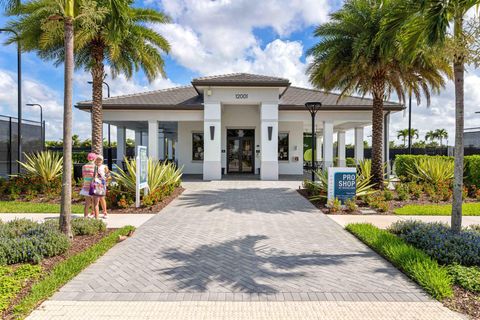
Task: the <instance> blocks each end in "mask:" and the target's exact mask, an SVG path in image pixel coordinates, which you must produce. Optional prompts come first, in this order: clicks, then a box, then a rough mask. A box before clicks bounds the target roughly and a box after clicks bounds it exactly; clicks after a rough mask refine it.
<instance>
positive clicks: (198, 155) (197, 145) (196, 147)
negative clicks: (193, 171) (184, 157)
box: [192, 133, 203, 161]
mask: <svg viewBox="0 0 480 320" xmlns="http://www.w3.org/2000/svg"><path fill="white" fill-rule="evenodd" d="M192 160H197V161H202V160H203V133H192Z"/></svg>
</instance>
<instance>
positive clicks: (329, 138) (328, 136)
mask: <svg viewBox="0 0 480 320" xmlns="http://www.w3.org/2000/svg"><path fill="white" fill-rule="evenodd" d="M332 166H333V121H323V167H324V168H327V167H332Z"/></svg>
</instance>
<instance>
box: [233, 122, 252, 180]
mask: <svg viewBox="0 0 480 320" xmlns="http://www.w3.org/2000/svg"><path fill="white" fill-rule="evenodd" d="M254 144H255V130H254V129H227V173H229V174H231V173H254V170H255V157H254V155H253V150H254Z"/></svg>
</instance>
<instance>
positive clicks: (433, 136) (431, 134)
mask: <svg viewBox="0 0 480 320" xmlns="http://www.w3.org/2000/svg"><path fill="white" fill-rule="evenodd" d="M436 139H437V133H436V132H435V131H433V130H430V131H427V133H426V134H425V141H428V140H430V141H432V142H433V141H435V140H436Z"/></svg>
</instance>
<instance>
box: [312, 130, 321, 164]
mask: <svg viewBox="0 0 480 320" xmlns="http://www.w3.org/2000/svg"><path fill="white" fill-rule="evenodd" d="M322 142H323V137H322V135H321V134H318V133H317V139H316V141H315V153H316V155H313V156H314V157H315V160H316V161H322Z"/></svg>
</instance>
